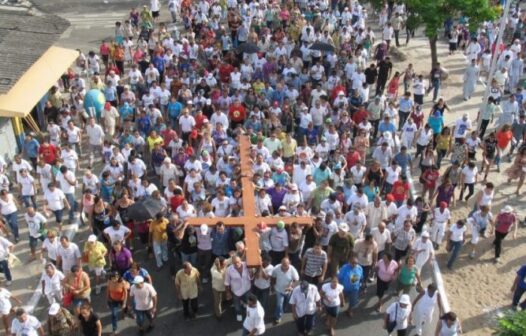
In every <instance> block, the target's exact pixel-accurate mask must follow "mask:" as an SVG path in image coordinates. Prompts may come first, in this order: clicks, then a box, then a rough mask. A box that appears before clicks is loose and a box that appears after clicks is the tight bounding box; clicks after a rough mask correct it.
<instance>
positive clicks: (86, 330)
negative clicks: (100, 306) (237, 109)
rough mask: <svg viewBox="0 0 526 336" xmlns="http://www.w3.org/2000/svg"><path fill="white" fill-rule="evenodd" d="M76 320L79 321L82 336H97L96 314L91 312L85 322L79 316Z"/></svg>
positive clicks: (97, 319)
mask: <svg viewBox="0 0 526 336" xmlns="http://www.w3.org/2000/svg"><path fill="white" fill-rule="evenodd" d="M78 318H79V321H80V326H81V327H82V335H84V336H97V335H98V333H97V322H98V321H99V317H98V316H97V314H96V313H94V312H91V314H90V316H89V317H88V320H87V321H86V320H85V319H84V317H82V315H80V314H79V316H78Z"/></svg>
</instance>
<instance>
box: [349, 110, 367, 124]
mask: <svg viewBox="0 0 526 336" xmlns="http://www.w3.org/2000/svg"><path fill="white" fill-rule="evenodd" d="M367 117H369V113H368V112H367V111H366V110H365V109H364V108H360V109H359V110H358V111H356V113H355V114H354V115H353V117H352V121H354V122H355V123H356V124H360V123H361V122H362V121H364V120H366V119H367Z"/></svg>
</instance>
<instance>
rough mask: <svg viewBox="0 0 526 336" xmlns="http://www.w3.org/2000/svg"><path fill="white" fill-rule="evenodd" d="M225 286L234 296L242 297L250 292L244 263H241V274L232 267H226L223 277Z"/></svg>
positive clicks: (248, 274) (250, 284) (250, 282)
mask: <svg viewBox="0 0 526 336" xmlns="http://www.w3.org/2000/svg"><path fill="white" fill-rule="evenodd" d="M225 286H229V287H230V290H231V291H232V293H234V295H235V296H242V295H243V294H245V293H246V292H248V291H249V290H250V288H251V286H252V281H251V279H250V272H249V270H248V268H247V264H246V263H243V270H242V271H241V273H239V272H238V270H237V269H236V268H235V267H234V265H230V266H228V268H227V269H226V275H225Z"/></svg>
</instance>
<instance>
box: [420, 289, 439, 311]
mask: <svg viewBox="0 0 526 336" xmlns="http://www.w3.org/2000/svg"><path fill="white" fill-rule="evenodd" d="M437 293H438V291H435V293H434V294H433V296H429V293H428V291H427V288H426V289H425V291H424V295H422V297H421V298H420V300H419V301H418V303H417V305H418V306H420V307H422V308H423V309H424V310H426V311H432V310H433V309H434V308H435V305H436V303H437V300H438V295H437Z"/></svg>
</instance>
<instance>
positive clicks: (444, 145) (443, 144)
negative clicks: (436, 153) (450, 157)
mask: <svg viewBox="0 0 526 336" xmlns="http://www.w3.org/2000/svg"><path fill="white" fill-rule="evenodd" d="M450 139H451V138H450V137H449V136H447V135H442V134H440V135H439V136H437V145H436V149H437V150H439V149H441V150H448V149H449V141H450Z"/></svg>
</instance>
